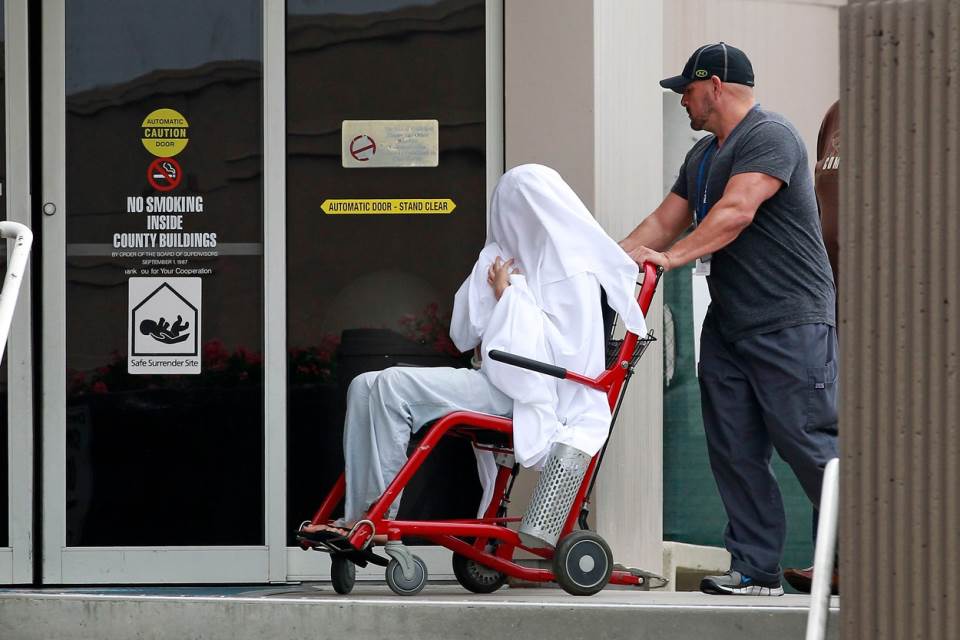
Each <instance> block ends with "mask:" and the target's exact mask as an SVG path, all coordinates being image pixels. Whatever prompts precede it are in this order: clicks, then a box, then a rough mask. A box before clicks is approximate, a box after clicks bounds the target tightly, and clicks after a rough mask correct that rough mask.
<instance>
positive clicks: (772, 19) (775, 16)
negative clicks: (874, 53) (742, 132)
mask: <svg viewBox="0 0 960 640" xmlns="http://www.w3.org/2000/svg"><path fill="white" fill-rule="evenodd" d="M843 4H845V0H671V1H670V2H666V3H664V7H663V33H664V47H663V49H664V51H663V68H664V71H663V73H664V77H667V76H673V75H676V74H678V73H680V71H681V70H682V69H683V65H684V64H685V63H686V62H687V59H688V58H689V57H690V54H691V53H692V52H693V51H694V50H695V49H696V48H697V47H699V46H700V45H703V44H707V43H710V42H719V41H721V40H722V41H724V42H727V43H729V44H732V45H734V46H736V47H738V48H740V49H743V51H744V52H746V54H747V56H749V58H750V62H752V63H753V69H754V73H755V74H756V80H757V86H756V94H757V99H758V100H759V102H760V103H761V104H762V105H763V106H764V107H766V108H768V109H771V110H772V111H777V112H779V113H782V114H783V115H785V116H786V117H787V118H788V119H789V120H790V121H791V122H793V123H794V125H796V127H797V128H798V129H799V130H800V134H801V135H802V136H803V139H804V141H805V142H806V143H807V150H808V152H809V155H810V164H811V167H812V166H813V162H814V160H815V158H816V144H817V132H818V131H819V130H820V121H821V120H822V118H823V115H824V114H825V113H826V112H827V109H828V108H829V107H830V105H832V104H833V103H834V101H835V100H836V99H837V96H838V87H839V68H838V65H837V55H838V46H839V41H838V38H837V21H838V7H839V6H841V5H843Z"/></svg>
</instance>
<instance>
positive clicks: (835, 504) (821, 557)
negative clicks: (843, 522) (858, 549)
mask: <svg viewBox="0 0 960 640" xmlns="http://www.w3.org/2000/svg"><path fill="white" fill-rule="evenodd" d="M839 503H840V460H839V459H838V458H834V459H833V460H831V461H830V462H828V463H827V467H826V469H824V470H823V488H822V489H821V491H820V519H819V520H818V521H817V522H818V524H817V548H816V551H815V552H814V555H813V585H812V586H811V588H810V614H809V615H808V616H807V636H806V639H807V640H824V638H826V637H827V617H828V616H829V613H830V580H831V578H832V577H833V563H834V560H835V558H836V551H837V519H838V518H839V516H840V508H839Z"/></svg>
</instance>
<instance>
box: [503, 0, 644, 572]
mask: <svg viewBox="0 0 960 640" xmlns="http://www.w3.org/2000/svg"><path fill="white" fill-rule="evenodd" d="M662 4H663V3H662V0H635V1H631V2H611V1H609V0H523V1H522V2H520V1H513V2H509V1H508V2H506V4H505V8H504V10H505V15H504V18H505V20H504V24H505V33H504V58H505V60H504V62H505V65H504V68H505V77H504V82H505V96H504V98H505V99H504V104H505V110H504V123H505V140H504V149H505V160H506V163H505V164H506V168H510V167H513V166H516V165H518V164H522V163H525V162H538V163H541V164H547V165H550V166H552V167H554V168H555V169H557V170H558V171H559V172H560V173H561V175H563V177H564V178H565V179H566V180H567V181H568V182H569V184H570V185H571V186H572V187H573V189H574V190H575V191H576V192H577V193H578V194H579V195H580V197H581V199H582V200H583V201H584V203H585V204H586V205H587V207H588V208H589V209H590V210H591V211H593V212H594V214H595V215H596V217H597V219H598V220H599V221H600V224H601V225H603V227H604V228H605V229H606V230H607V232H608V233H609V234H610V235H611V236H613V237H615V238H616V239H619V238H621V237H623V236H624V235H626V233H628V232H629V231H630V230H631V229H632V228H633V227H634V226H635V225H636V224H637V223H639V222H640V220H641V219H642V217H643V216H644V215H646V214H647V213H649V212H650V211H652V210H653V208H655V207H656V205H657V204H658V203H659V202H660V200H661V198H662V197H663V193H662V186H661V182H662V160H661V148H662V126H661V121H662V115H661V112H662V101H661V94H660V91H659V88H658V87H657V84H656V83H657V80H659V78H660V74H661V70H662V66H663V65H662V62H661V56H662V54H663V45H662V40H661V37H662V29H661V25H662V22H661V15H662ZM659 309H660V303H659V298H658V299H657V301H655V303H654V305H653V307H652V309H651V314H650V315H649V317H648V322H649V324H650V326H651V328H654V330H655V331H656V333H657V335H658V336H659V335H661V334H662V332H661V326H662V319H661V317H660V316H661V314H660V311H659ZM661 353H662V350H661V348H660V343H657V345H656V346H655V348H652V349H650V350H649V351H648V353H647V354H646V355H645V356H644V358H643V360H642V361H641V364H640V366H639V367H638V375H637V377H636V378H635V379H634V382H633V384H632V386H631V389H630V391H629V393H628V396H627V399H626V400H625V402H624V406H623V410H622V412H621V416H620V419H619V420H618V423H617V432H616V433H615V435H614V438H613V439H612V441H611V446H610V450H609V452H608V455H607V458H606V460H605V462H604V467H603V469H602V470H601V475H600V479H599V482H598V485H597V490H596V492H595V494H594V496H595V500H594V515H595V516H596V527H597V530H598V531H599V532H600V533H601V534H602V535H603V536H604V537H605V538H606V540H607V541H608V542H609V543H610V546H611V548H612V549H613V552H614V555H615V557H616V559H617V561H619V562H623V563H625V564H632V565H635V566H640V567H643V568H645V569H648V570H653V571H659V570H660V564H661V553H662V548H661V543H662V538H663V530H662V514H663V499H662V497H663V491H662V456H661V451H662V442H661V425H662V420H663V412H662V398H663V392H662V382H661V380H662V375H661V371H662V364H661ZM528 475H530V476H532V475H533V474H528ZM531 482H532V478H531V479H529V480H527V481H526V482H524V483H522V489H526V490H527V491H529V488H530V484H531ZM522 489H521V491H519V492H518V495H516V496H515V500H514V504H515V505H524V504H525V503H526V497H525V495H524V494H525V491H523V490H522Z"/></svg>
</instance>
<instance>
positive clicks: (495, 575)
mask: <svg viewBox="0 0 960 640" xmlns="http://www.w3.org/2000/svg"><path fill="white" fill-rule="evenodd" d="M453 575H455V576H457V582H459V583H460V585H461V586H462V587H463V588H464V589H466V590H467V591H472V592H473V593H493V592H494V591H496V590H497V589H499V588H500V587H502V586H503V583H504V582H506V581H507V576H505V575H504V574H502V573H500V572H499V571H497V570H496V569H491V568H490V567H485V566H484V565H482V564H480V563H479V562H477V561H476V560H472V559H470V558H468V557H466V556H462V555H460V554H459V553H455V554H453Z"/></svg>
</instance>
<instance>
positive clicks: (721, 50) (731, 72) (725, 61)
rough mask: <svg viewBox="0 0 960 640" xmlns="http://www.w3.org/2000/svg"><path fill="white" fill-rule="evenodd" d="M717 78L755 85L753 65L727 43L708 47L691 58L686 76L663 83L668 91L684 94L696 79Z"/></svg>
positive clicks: (741, 52)
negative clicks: (686, 88) (685, 89)
mask: <svg viewBox="0 0 960 640" xmlns="http://www.w3.org/2000/svg"><path fill="white" fill-rule="evenodd" d="M713 76H717V77H718V78H720V79H721V80H723V81H724V82H733V83H736V84H745V85H747V86H748V87H752V86H753V65H752V64H750V59H749V58H748V57H747V54H745V53H744V52H743V51H741V50H740V49H737V48H736V47H732V46H730V45H729V44H726V43H724V42H718V43H717V44H705V45H703V46H702V47H700V48H699V49H697V50H696V51H694V52H693V55H691V56H690V59H689V60H687V64H686V66H685V67H683V73H681V74H680V75H678V76H673V77H672V78H667V79H665V80H661V81H660V86H661V87H663V88H664V89H673V90H674V91H676V92H677V93H683V90H684V88H685V87H686V86H687V85H688V84H690V83H691V82H694V81H696V80H706V79H707V78H710V77H713Z"/></svg>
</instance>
